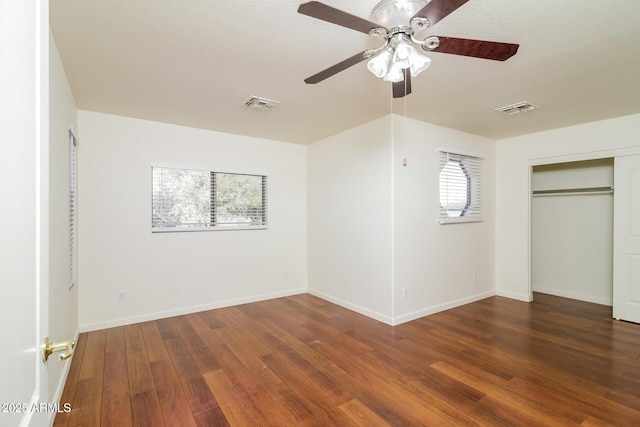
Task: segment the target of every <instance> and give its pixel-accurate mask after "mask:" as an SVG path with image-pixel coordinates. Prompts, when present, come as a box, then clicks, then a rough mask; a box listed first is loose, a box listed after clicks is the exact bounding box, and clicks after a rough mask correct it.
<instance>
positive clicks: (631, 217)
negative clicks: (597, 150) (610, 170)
mask: <svg viewBox="0 0 640 427" xmlns="http://www.w3.org/2000/svg"><path fill="white" fill-rule="evenodd" d="M614 191H615V193H614V200H613V210H614V213H613V215H614V220H613V223H614V226H613V317H614V318H616V319H619V320H627V321H630V322H636V323H640V155H635V156H621V157H616V158H615V172H614Z"/></svg>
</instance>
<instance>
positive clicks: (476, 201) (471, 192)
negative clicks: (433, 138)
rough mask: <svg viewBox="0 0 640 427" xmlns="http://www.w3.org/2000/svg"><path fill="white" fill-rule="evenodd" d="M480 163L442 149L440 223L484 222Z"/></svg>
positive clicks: (477, 160) (472, 158) (478, 160)
mask: <svg viewBox="0 0 640 427" xmlns="http://www.w3.org/2000/svg"><path fill="white" fill-rule="evenodd" d="M480 160H481V159H480V158H479V157H477V156H471V155H466V154H458V153H453V152H450V151H447V150H444V149H440V168H439V170H440V175H439V190H440V191H439V198H440V200H439V202H440V211H439V215H438V220H439V222H440V224H448V223H453V222H474V221H482V212H481V203H480V202H481V200H480V199H481V194H480V190H481V171H480Z"/></svg>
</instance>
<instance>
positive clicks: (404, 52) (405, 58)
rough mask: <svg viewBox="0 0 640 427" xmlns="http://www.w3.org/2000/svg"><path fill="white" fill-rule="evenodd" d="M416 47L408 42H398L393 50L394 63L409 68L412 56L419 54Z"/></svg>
mask: <svg viewBox="0 0 640 427" xmlns="http://www.w3.org/2000/svg"><path fill="white" fill-rule="evenodd" d="M417 54H418V52H416V49H415V48H414V47H413V46H411V45H410V44H408V43H398V45H397V46H396V48H395V50H394V52H393V65H394V66H396V67H399V68H409V67H410V66H411V60H412V58H413V57H414V56H415V55H417Z"/></svg>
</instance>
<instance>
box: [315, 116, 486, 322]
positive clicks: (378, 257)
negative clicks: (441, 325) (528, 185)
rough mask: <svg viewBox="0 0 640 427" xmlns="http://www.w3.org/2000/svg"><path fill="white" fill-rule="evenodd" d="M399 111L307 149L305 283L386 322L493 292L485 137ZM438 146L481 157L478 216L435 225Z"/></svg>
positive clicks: (421, 314) (349, 306) (426, 312)
mask: <svg viewBox="0 0 640 427" xmlns="http://www.w3.org/2000/svg"><path fill="white" fill-rule="evenodd" d="M392 118H393V120H394V121H395V124H393V125H392V121H391V120H392ZM404 120H405V119H404V118H402V117H397V116H388V117H384V118H381V119H379V120H375V121H373V122H371V123H368V124H365V125H362V126H359V127H356V128H354V129H351V130H349V131H346V132H343V133H341V134H338V135H335V136H332V137H330V138H326V139H325V140H322V141H319V142H316V143H314V144H311V145H309V152H308V162H309V163H308V165H309V166H308V171H309V172H308V173H309V175H308V176H309V178H308V182H309V194H308V195H309V207H308V211H309V222H308V230H309V231H308V235H309V292H310V293H312V294H315V295H319V296H321V297H323V298H325V299H328V300H330V301H333V302H336V303H338V304H340V305H343V306H345V307H348V308H350V309H353V310H355V311H358V312H360V313H363V314H366V315H368V316H371V317H374V318H376V319H378V320H381V321H384V322H386V323H389V324H397V323H400V322H404V321H408V320H411V319H414V318H417V317H421V316H424V315H426V314H429V313H433V312H436V311H440V310H444V309H446V308H449V307H453V306H456V305H461V304H464V303H467V302H470V301H473V300H476V299H480V298H484V297H487V296H490V295H493V294H494V291H493V283H494V280H493V267H494V259H493V238H494V237H493V236H494V228H493V227H494V225H493V224H494V220H493V216H494V215H493V204H494V199H493V194H492V191H491V189H492V188H493V185H494V179H493V168H494V143H493V141H491V140H489V139H485V138H481V137H478V136H474V135H470V134H466V133H463V132H458V131H454V130H451V129H447V128H443V127H440V126H435V125H431V124H428V123H424V122H419V121H416V120H412V119H406V120H407V121H406V123H405V122H404ZM392 129H394V137H393V138H392V136H391V130H392ZM405 129H406V136H407V138H406V142H405V138H404V137H405ZM392 139H393V142H392ZM440 146H447V147H454V148H458V149H462V150H466V151H473V152H476V153H480V154H482V155H483V156H484V157H485V161H484V174H483V179H484V185H485V187H486V188H485V191H484V194H483V196H484V197H485V199H484V206H485V211H484V214H485V221H484V222H482V223H475V224H452V225H446V226H443V225H439V224H438V221H437V214H438V173H439V170H438V153H437V152H436V148H437V147H440ZM404 157H406V158H407V160H408V166H407V167H403V166H402V159H403V158H404ZM474 273H476V275H477V278H478V280H477V281H476V282H475V283H473V281H472V277H473V274H474ZM403 287H408V288H409V292H408V297H407V298H404V299H403V298H402V288H403Z"/></svg>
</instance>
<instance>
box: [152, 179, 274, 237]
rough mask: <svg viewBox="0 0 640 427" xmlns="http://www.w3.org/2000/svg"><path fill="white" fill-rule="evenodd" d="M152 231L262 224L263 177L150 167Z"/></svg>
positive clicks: (264, 211)
mask: <svg viewBox="0 0 640 427" xmlns="http://www.w3.org/2000/svg"><path fill="white" fill-rule="evenodd" d="M151 174H152V187H153V188H152V212H151V215H152V217H151V226H152V229H153V231H180V230H189V229H191V230H196V229H197V230H200V229H215V228H220V229H238V228H266V225H267V203H266V200H267V177H266V176H262V175H246V174H235V173H221V172H211V171H201V170H190V169H179V168H164V167H152V168H151Z"/></svg>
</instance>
